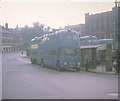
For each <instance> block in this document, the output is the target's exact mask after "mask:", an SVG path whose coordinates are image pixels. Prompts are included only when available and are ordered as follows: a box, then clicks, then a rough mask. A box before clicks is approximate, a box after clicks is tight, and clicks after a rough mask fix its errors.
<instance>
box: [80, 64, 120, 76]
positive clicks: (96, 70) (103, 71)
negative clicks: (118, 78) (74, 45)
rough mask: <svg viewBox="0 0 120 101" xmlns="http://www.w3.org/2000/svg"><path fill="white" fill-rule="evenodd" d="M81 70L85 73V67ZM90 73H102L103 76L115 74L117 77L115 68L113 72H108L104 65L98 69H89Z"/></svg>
mask: <svg viewBox="0 0 120 101" xmlns="http://www.w3.org/2000/svg"><path fill="white" fill-rule="evenodd" d="M81 70H83V71H85V67H82V68H81ZM88 72H92V73H102V74H115V75H117V74H118V73H116V71H115V70H114V68H112V71H106V67H105V66H102V65H98V66H97V67H96V68H89V69H88Z"/></svg>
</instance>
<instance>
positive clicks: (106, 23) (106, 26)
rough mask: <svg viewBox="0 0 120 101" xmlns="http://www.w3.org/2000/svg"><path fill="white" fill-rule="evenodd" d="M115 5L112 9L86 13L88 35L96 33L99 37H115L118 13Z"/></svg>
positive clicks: (86, 31)
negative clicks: (116, 13)
mask: <svg viewBox="0 0 120 101" xmlns="http://www.w3.org/2000/svg"><path fill="white" fill-rule="evenodd" d="M115 12H116V10H115V7H114V8H112V10H111V11H107V12H102V13H97V14H91V15H90V14H89V13H86V14H85V33H86V35H95V36H96V37H98V38H99V39H104V38H113V39H115V30H116V22H115V19H116V15H115Z"/></svg>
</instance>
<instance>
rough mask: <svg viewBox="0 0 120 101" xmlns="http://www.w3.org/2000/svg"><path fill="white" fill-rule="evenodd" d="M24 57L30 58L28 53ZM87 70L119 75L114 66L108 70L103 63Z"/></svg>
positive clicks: (83, 69) (83, 68)
mask: <svg viewBox="0 0 120 101" xmlns="http://www.w3.org/2000/svg"><path fill="white" fill-rule="evenodd" d="M21 56H22V57H23V58H26V59H27V58H28V57H27V56H26V54H23V55H21ZM81 70H82V71H85V67H82V68H81ZM87 72H92V73H101V74H114V75H117V74H118V73H116V71H115V70H114V68H113V69H112V71H106V68H105V66H103V65H98V66H97V67H96V68H89V69H88V71H87Z"/></svg>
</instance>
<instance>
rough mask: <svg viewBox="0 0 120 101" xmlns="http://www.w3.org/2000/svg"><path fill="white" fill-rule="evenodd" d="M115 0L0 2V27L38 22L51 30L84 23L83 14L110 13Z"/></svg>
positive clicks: (21, 0) (5, 0) (6, 0)
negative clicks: (6, 24)
mask: <svg viewBox="0 0 120 101" xmlns="http://www.w3.org/2000/svg"><path fill="white" fill-rule="evenodd" d="M114 1H115V0H106V1H105V0H104V1H102V0H101V1H100V2H98V1H95V0H90V1H88V0H84V1H82V0H49V1H48V0H4V1H1V2H0V15H1V19H0V25H5V23H6V22H7V23H8V24H9V28H15V27H16V25H18V26H19V27H24V26H25V25H28V26H31V25H32V24H33V22H37V21H38V22H40V23H41V24H44V25H46V26H49V27H51V28H59V27H64V26H67V25H76V24H82V23H85V13H90V14H95V13H100V12H106V11H111V10H112V7H114Z"/></svg>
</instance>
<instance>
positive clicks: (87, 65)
mask: <svg viewBox="0 0 120 101" xmlns="http://www.w3.org/2000/svg"><path fill="white" fill-rule="evenodd" d="M84 65H85V71H86V72H87V71H88V68H89V61H88V58H85V61H84Z"/></svg>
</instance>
